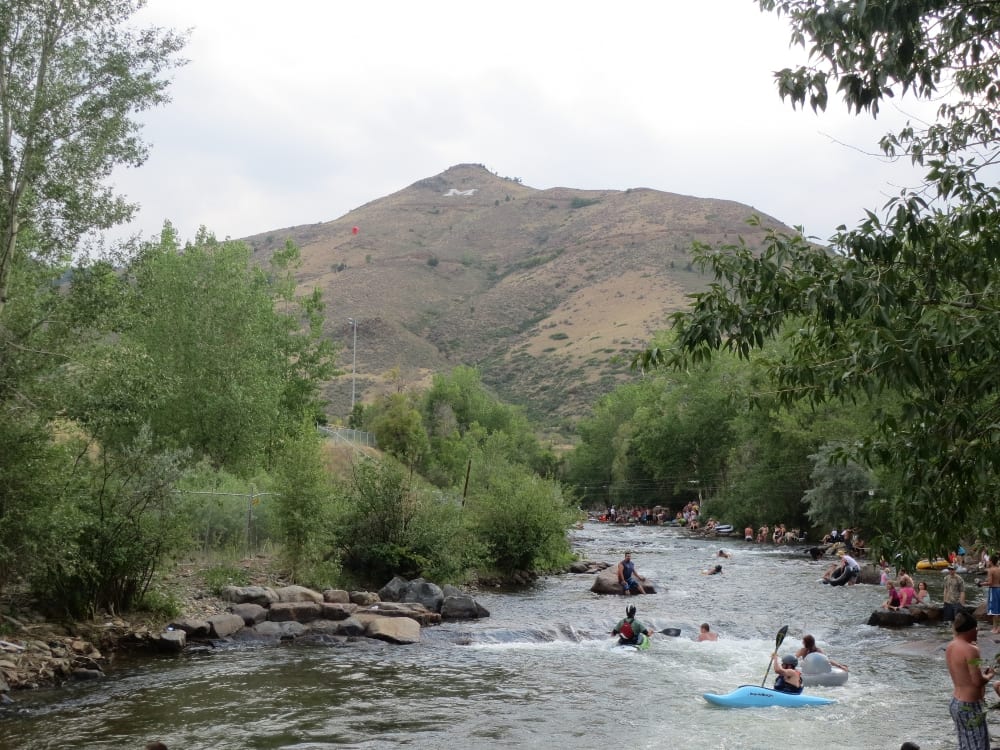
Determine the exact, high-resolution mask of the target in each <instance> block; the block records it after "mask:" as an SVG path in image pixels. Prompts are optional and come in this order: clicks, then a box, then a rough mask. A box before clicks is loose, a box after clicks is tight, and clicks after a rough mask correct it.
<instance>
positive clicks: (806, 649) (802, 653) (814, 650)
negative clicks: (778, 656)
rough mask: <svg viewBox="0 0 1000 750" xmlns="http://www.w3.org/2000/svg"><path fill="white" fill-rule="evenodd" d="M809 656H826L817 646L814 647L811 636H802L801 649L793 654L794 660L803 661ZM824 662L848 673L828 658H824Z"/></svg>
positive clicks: (814, 640) (841, 665) (844, 668)
mask: <svg viewBox="0 0 1000 750" xmlns="http://www.w3.org/2000/svg"><path fill="white" fill-rule="evenodd" d="M809 654H823V656H826V654H824V653H823V649H821V648H820V647H819V646H817V645H816V639H815V638H813V637H812V636H811V635H804V636H802V648H800V649H799V650H798V651H796V652H795V656H796V658H799V659H804V658H805V657H807V656H809ZM826 660H827V661H828V662H829V663H830V665H831V666H834V667H836V668H837V669H843V670H844V671H845V672H846V671H848V670H847V667H845V666H844V665H843V664H840V663H838V662H835V661H834V660H833V659H831V658H830V657H829V656H826Z"/></svg>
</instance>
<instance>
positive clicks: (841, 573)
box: [830, 565, 854, 586]
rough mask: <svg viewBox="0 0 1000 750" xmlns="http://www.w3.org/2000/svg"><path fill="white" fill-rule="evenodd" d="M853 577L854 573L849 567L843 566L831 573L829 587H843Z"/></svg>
mask: <svg viewBox="0 0 1000 750" xmlns="http://www.w3.org/2000/svg"><path fill="white" fill-rule="evenodd" d="M853 576H854V572H853V571H852V570H851V568H850V566H849V565H844V566H843V567H840V568H837V569H836V570H835V571H833V575H831V576H830V585H831V586H843V585H844V584H845V583H847V582H848V581H849V580H851V578H852V577H853Z"/></svg>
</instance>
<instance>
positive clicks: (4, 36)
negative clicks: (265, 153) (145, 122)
mask: <svg viewBox="0 0 1000 750" xmlns="http://www.w3.org/2000/svg"><path fill="white" fill-rule="evenodd" d="M141 4H142V3H141V2H139V0H113V1H112V0H80V1H78V2H65V1H64V0H6V1H5V2H4V3H3V4H2V5H0V318H2V317H3V315H4V308H5V306H6V304H7V302H8V299H9V293H10V289H11V274H12V272H13V270H14V269H15V267H16V266H17V263H16V261H17V259H18V257H19V255H21V254H33V255H35V256H36V257H39V258H46V259H51V258H66V257H68V255H69V253H70V252H71V251H72V250H74V249H75V248H76V245H77V242H78V241H79V239H80V238H81V237H82V236H83V235H84V234H86V233H87V232H89V231H91V230H95V229H106V228H108V227H111V226H114V225H115V224H119V223H121V222H123V221H125V220H127V219H128V218H129V216H130V215H131V213H132V210H133V207H132V206H130V205H129V204H127V203H126V202H125V201H124V200H123V199H122V198H120V197H119V196H116V195H115V194H114V192H113V191H112V189H111V188H110V187H108V185H107V183H106V181H107V178H108V177H109V176H110V175H111V173H112V171H113V170H114V169H115V168H116V167H119V166H136V165H138V164H141V163H142V161H143V160H144V159H145V155H146V149H145V145H144V144H143V142H142V140H141V139H140V138H139V125H138V123H137V122H136V120H135V115H136V114H137V113H138V112H141V111H143V110H145V109H148V108H150V107H153V106H156V105H158V104H161V103H163V102H164V101H166V98H167V97H166V88H167V85H168V78H167V75H166V74H167V72H168V71H169V70H170V69H171V68H172V67H174V66H175V65H176V64H177V62H178V61H177V58H176V54H177V52H178V51H179V50H180V49H181V47H182V46H183V43H184V40H183V38H182V37H180V36H178V35H177V34H175V33H173V32H171V31H165V30H163V29H157V28H146V29H134V28H129V27H128V26H127V25H126V23H127V22H128V21H129V19H130V18H131V17H132V16H133V15H134V14H135V12H136V10H138V8H139V7H140V6H141ZM0 341H2V340H0Z"/></svg>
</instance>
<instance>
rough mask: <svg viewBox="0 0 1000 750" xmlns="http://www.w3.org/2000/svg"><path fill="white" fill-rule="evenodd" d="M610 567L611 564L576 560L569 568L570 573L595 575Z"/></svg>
mask: <svg viewBox="0 0 1000 750" xmlns="http://www.w3.org/2000/svg"><path fill="white" fill-rule="evenodd" d="M610 567H611V563H608V562H603V561H601V562H598V561H596V560H577V561H576V562H574V563H572V564H571V565H570V566H569V572H570V573H580V574H588V573H589V574H591V575H593V574H595V573H600V572H601V571H602V570H607V569H608V568H610Z"/></svg>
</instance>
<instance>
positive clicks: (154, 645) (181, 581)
mask: <svg viewBox="0 0 1000 750" xmlns="http://www.w3.org/2000/svg"><path fill="white" fill-rule="evenodd" d="M251 565H252V566H253V567H254V568H255V571H256V572H255V574H254V575H253V576H251V578H253V579H256V580H255V582H254V583H253V584H251V585H247V586H235V585H233V586H226V587H223V588H222V589H221V590H220V591H219V592H218V593H217V594H216V593H213V592H211V591H209V590H208V589H207V586H206V585H205V584H204V581H203V579H202V578H201V577H199V576H197V575H195V574H194V572H193V571H192V570H191V569H190V568H188V569H185V568H184V567H181V568H179V569H178V571H175V573H174V574H173V576H172V578H170V579H168V580H167V585H168V587H169V588H168V590H169V591H170V592H171V594H172V595H173V596H174V597H175V599H176V600H177V601H179V602H180V603H181V608H182V612H183V615H182V616H179V617H170V618H166V617H156V616H150V615H148V614H147V615H145V616H142V615H140V616H137V617H135V618H133V619H125V618H122V617H105V618H102V619H98V620H93V621H88V622H74V623H67V624H59V623H55V622H51V621H47V620H45V619H44V618H43V617H42V616H41V615H39V614H37V612H34V611H32V610H31V608H30V606H29V603H27V602H25V601H19V602H18V603H17V606H16V607H15V606H13V605H10V604H8V606H6V607H5V608H4V610H2V611H0V627H2V630H0V633H2V634H3V635H2V636H0V702H10V701H11V700H12V698H11V694H12V693H15V692H16V691H19V690H25V689H32V688H39V687H48V686H55V685H60V684H64V683H66V682H68V681H72V680H93V679H100V678H102V677H104V676H105V674H106V673H107V672H108V671H109V670H110V669H112V668H113V660H114V657H115V655H116V654H118V653H121V652H123V651H137V650H139V651H141V650H149V651H167V652H179V651H182V650H184V649H185V648H187V647H188V646H189V645H190V644H192V643H201V644H203V645H206V646H212V647H215V646H219V645H224V644H225V643H226V642H232V641H237V640H242V641H247V640H251V641H257V642H260V643H263V644H266V643H280V642H286V641H290V640H298V639H307V640H309V639H311V640H315V641H319V642H331V641H349V640H352V639H357V638H376V639H379V640H382V641H386V642H389V643H395V644H400V645H403V644H410V643H416V642H418V641H419V640H420V629H421V628H422V627H426V626H432V625H436V624H438V623H440V622H442V621H443V620H461V619H474V618H479V617H488V616H489V612H488V611H486V609H484V608H483V607H482V606H480V605H479V604H478V603H477V602H476V601H475V599H474V598H473V597H472V596H471V595H469V594H468V593H466V592H464V591H462V590H460V589H458V588H455V587H453V586H447V585H446V586H443V587H439V586H437V585H436V584H434V583H432V582H429V581H424V580H422V579H415V580H413V581H407V580H405V579H402V578H394V579H393V580H392V581H390V582H389V583H388V584H386V585H385V586H383V587H382V589H380V590H379V591H377V592H374V591H345V590H339V589H328V590H325V591H322V592H318V591H313V590H311V589H307V588H305V587H302V586H292V585H286V584H283V583H282V582H281V581H280V579H279V580H275V578H272V579H271V580H273V581H274V584H275V585H268V583H267V578H266V576H264V575H262V574H261V572H260V570H259V568H260V567H262V566H261V565H260V562H259V561H248V564H247V565H246V567H249V566H251ZM15 610H16V611H17V613H18V616H17V617H15V616H14V615H13V614H9V612H11V611H15Z"/></svg>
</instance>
